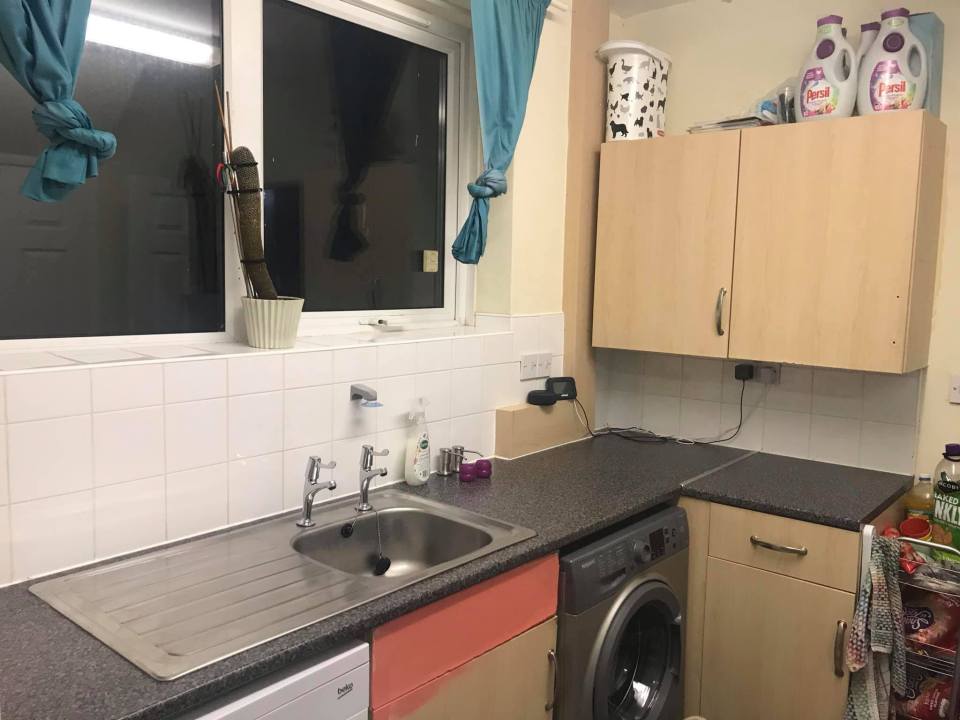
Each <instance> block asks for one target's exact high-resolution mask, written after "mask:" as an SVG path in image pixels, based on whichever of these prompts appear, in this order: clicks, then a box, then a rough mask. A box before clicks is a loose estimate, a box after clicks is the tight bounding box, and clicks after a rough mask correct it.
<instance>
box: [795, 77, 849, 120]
mask: <svg viewBox="0 0 960 720" xmlns="http://www.w3.org/2000/svg"><path fill="white" fill-rule="evenodd" d="M839 102H840V88H838V87H836V86H835V85H833V84H832V83H831V82H829V81H828V80H827V78H826V75H825V74H824V72H823V68H822V67H815V68H810V69H809V70H807V72H806V73H804V75H803V82H802V83H801V85H800V112H801V113H803V117H816V116H817V115H830V114H832V113H834V112H836V110H837V104H838V103H839Z"/></svg>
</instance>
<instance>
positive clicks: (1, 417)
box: [0, 377, 7, 423]
mask: <svg viewBox="0 0 960 720" xmlns="http://www.w3.org/2000/svg"><path fill="white" fill-rule="evenodd" d="M6 421H7V379H6V378H4V377H0V423H5V422H6Z"/></svg>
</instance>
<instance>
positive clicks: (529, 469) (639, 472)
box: [0, 437, 909, 720]
mask: <svg viewBox="0 0 960 720" xmlns="http://www.w3.org/2000/svg"><path fill="white" fill-rule="evenodd" d="M738 467H739V468H741V469H740V470H738V469H737V468H738ZM781 468H782V469H781ZM713 471H715V472H713ZM848 477H849V478H851V480H850V483H851V485H850V487H849V488H848V487H847V484H848V483H847V478H848ZM908 482H909V478H908V477H905V476H892V475H887V474H884V473H875V472H872V471H863V470H856V469H853V468H841V467H839V466H833V465H826V464H824V463H811V462H808V461H797V460H791V459H789V458H780V457H777V456H770V455H762V454H751V453H749V452H746V451H743V450H736V449H732V448H725V447H718V446H705V445H698V446H691V445H678V444H652V443H643V444H641V443H631V442H626V441H624V440H620V439H618V438H612V437H606V438H597V439H593V440H588V441H584V442H579V443H574V444H572V445H566V446H563V447H560V448H556V449H553V450H549V451H546V452H543V453H538V454H536V455H531V456H528V457H526V458H521V459H519V460H513V461H499V460H498V461H496V462H495V468H494V477H493V479H492V480H480V481H477V482H474V483H460V482H459V481H458V480H456V479H453V478H447V479H444V478H434V479H432V480H431V481H430V483H429V484H427V485H425V486H423V487H420V488H408V490H409V491H410V492H413V493H416V494H418V495H423V496H425V497H429V498H432V499H435V500H439V501H441V502H446V503H450V504H452V505H457V506H460V507H463V508H466V509H468V510H473V511H474V512H478V513H481V514H483V515H488V516H490V517H493V518H497V519H500V520H505V521H509V522H513V523H518V524H520V525H524V526H526V527H528V528H531V529H533V530H535V531H536V532H537V536H536V537H534V538H531V539H530V540H526V541H524V542H522V543H519V544H517V545H513V546H511V547H508V548H505V549H503V550H500V551H498V552H495V553H493V554H491V555H488V556H486V557H483V558H479V559H477V560H474V561H471V562H469V563H466V564H465V565H462V566H460V567H458V568H455V569H453V570H450V571H448V572H445V573H442V574H440V575H437V576H435V577H433V578H429V579H426V580H424V581H422V582H419V583H417V584H415V585H412V586H410V587H407V588H404V589H401V590H398V591H396V592H394V593H392V594H390V595H388V596H385V597H383V598H379V599H377V600H374V601H371V602H369V603H367V604H365V605H363V606H361V607H358V608H355V609H353V610H349V611H347V612H344V613H341V614H339V615H336V616H334V617H332V618H328V619H327V620H322V621H320V622H317V623H315V624H313V625H311V626H309V627H307V628H303V629H301V630H298V631H295V632H293V633H290V634H288V635H285V636H284V637H282V638H279V639H277V640H273V641H271V642H268V643H264V644H263V645H260V646H258V647H256V648H253V649H251V650H248V651H245V652H243V653H240V654H238V655H235V656H233V657H231V658H228V659H226V660H223V661H221V662H218V663H216V664H214V665H211V666H209V667H206V668H203V669H201V670H198V671H196V672H194V673H191V674H189V675H187V676H186V677H183V678H181V679H179V680H175V681H173V682H158V681H156V680H153V679H152V678H150V677H149V676H147V675H146V674H145V673H143V672H141V671H140V670H138V669H137V668H136V667H134V666H133V665H132V664H130V663H128V662H127V661H126V660H124V659H123V658H121V657H120V656H119V655H117V654H115V653H114V652H113V651H112V650H110V649H109V648H107V647H106V646H105V645H103V644H102V643H100V642H99V641H97V640H95V639H94V638H93V637H91V636H90V635H87V633H85V632H84V631H83V630H81V629H80V628H79V627H77V626H76V625H74V624H73V623H72V622H70V621H69V620H67V619H66V618H64V617H63V616H61V615H60V614H59V613H57V612H56V611H55V610H53V609H52V608H50V607H48V606H47V605H46V604H44V603H43V602H42V601H41V600H39V599H38V598H36V597H34V596H33V595H31V594H30V593H29V591H28V589H27V588H28V587H29V585H30V584H31V583H29V582H27V583H21V584H19V585H14V586H11V587H9V588H5V589H2V590H0V713H2V717H3V720H173V719H174V718H177V717H178V716H180V715H182V714H183V713H186V712H188V711H190V710H193V709H195V708H197V707H200V706H202V705H203V704H205V703H207V702H209V701H211V700H213V699H215V698H217V697H220V696H222V695H224V694H226V693H228V692H230V691H232V690H235V689H238V688H241V687H243V686H245V685H248V684H250V683H252V682H254V681H256V680H258V679H259V678H262V677H264V676H266V675H268V674H269V673H272V672H276V671H278V670H282V669H285V668H289V667H290V666H291V665H293V664H296V663H298V662H301V661H305V660H309V659H310V658H313V657H316V656H317V655H319V654H320V653H322V652H324V651H325V650H330V649H333V648H335V647H336V646H338V645H341V644H343V643H346V642H347V641H350V640H357V639H363V638H366V637H367V634H368V633H369V632H370V631H371V630H372V629H373V628H374V627H376V626H378V625H380V624H382V623H384V622H386V621H388V620H391V619H393V618H396V617H399V616H400V615H403V614H405V613H408V612H410V611H412V610H414V609H416V608H418V607H421V606H423V605H426V604H428V603H430V602H433V601H435V600H438V599H440V598H442V597H445V596H447V595H450V594H452V593H454V592H457V591H459V590H461V589H463V588H465V587H469V586H470V585H473V584H475V583H478V582H480V581H482V580H485V579H488V578H490V577H493V576H495V575H498V574H500V573H502V572H505V571H507V570H510V569H512V568H514V567H517V566H519V565H522V564H523V563H525V562H528V561H529V560H532V559H535V558H537V557H541V556H543V555H546V554H548V553H551V552H556V551H557V550H558V549H560V548H562V547H564V546H566V545H569V544H571V543H573V542H575V541H577V540H580V539H583V538H585V537H587V536H589V535H591V534H593V533H596V532H598V531H601V530H603V529H604V528H607V527H610V526H611V525H615V524H617V523H618V522H621V521H624V520H628V519H630V518H632V517H634V516H637V515H639V514H641V513H644V512H645V511H647V510H650V509H652V508H654V507H656V506H658V505H662V504H665V503H673V502H675V501H676V500H677V498H678V497H679V496H680V494H681V491H682V492H684V494H688V495H691V496H694V497H701V498H704V499H707V500H712V501H716V502H725V503H728V504H736V505H741V506H744V507H749V508H752V509H756V510H762V511H764V512H773V513H776V514H778V515H785V516H788V517H796V518H798V519H802V520H811V521H814V522H822V523H824V524H828V525H832V526H835V527H846V528H848V529H851V530H855V529H857V528H858V527H859V523H860V522H864V521H868V520H869V519H870V518H871V517H873V516H874V515H875V514H876V512H879V510H880V509H882V507H883V506H885V503H889V502H890V501H892V499H894V498H895V497H896V496H897V495H898V494H899V493H901V492H903V490H904V489H905V488H906V487H907V483H908ZM404 487H405V486H404ZM898 489H899V490H898ZM374 497H375V495H374ZM292 518H293V516H291V520H292Z"/></svg>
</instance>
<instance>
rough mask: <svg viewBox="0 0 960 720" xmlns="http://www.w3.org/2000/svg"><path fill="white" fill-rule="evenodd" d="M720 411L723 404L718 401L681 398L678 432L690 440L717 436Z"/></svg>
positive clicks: (711, 438)
mask: <svg viewBox="0 0 960 720" xmlns="http://www.w3.org/2000/svg"><path fill="white" fill-rule="evenodd" d="M717 389H718V390H719V384H718V386H717ZM722 411H723V405H721V403H719V402H710V401H708V400H692V399H690V398H683V399H682V400H681V401H680V434H681V435H682V436H683V437H685V438H690V439H692V440H699V439H705V440H713V439H715V438H717V437H718V435H719V434H720V420H721V414H722Z"/></svg>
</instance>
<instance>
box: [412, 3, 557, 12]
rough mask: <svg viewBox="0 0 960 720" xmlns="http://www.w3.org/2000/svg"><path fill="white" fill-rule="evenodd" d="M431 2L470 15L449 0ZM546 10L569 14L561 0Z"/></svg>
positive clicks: (467, 9) (465, 9)
mask: <svg viewBox="0 0 960 720" xmlns="http://www.w3.org/2000/svg"><path fill="white" fill-rule="evenodd" d="M431 2H433V3H434V4H436V5H443V6H445V7H448V8H450V9H451V10H459V11H460V12H463V13H466V14H468V15H469V14H470V9H469V8H465V7H461V6H460V5H457V4H455V3H452V2H450V0H431ZM547 10H548V11H549V10H555V11H558V12H562V13H566V12H570V5H569V3H566V2H563V0H553V2H551V3H550V7H549V8H547Z"/></svg>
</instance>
